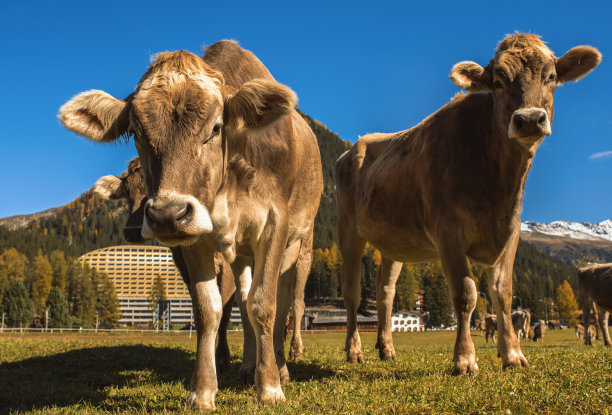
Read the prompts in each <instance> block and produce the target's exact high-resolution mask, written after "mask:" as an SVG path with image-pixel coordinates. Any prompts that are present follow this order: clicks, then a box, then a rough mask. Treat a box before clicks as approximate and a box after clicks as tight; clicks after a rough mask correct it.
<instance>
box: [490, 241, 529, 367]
mask: <svg viewBox="0 0 612 415" xmlns="http://www.w3.org/2000/svg"><path fill="white" fill-rule="evenodd" d="M518 237H519V234H518V232H517V233H516V234H515V235H513V236H512V237H511V240H510V241H508V245H507V246H506V248H505V250H504V252H503V253H502V255H501V257H500V258H499V260H498V262H497V264H496V265H494V266H493V267H491V269H490V270H489V295H490V296H491V300H492V301H493V305H494V307H495V313H496V314H497V331H498V332H499V334H498V336H497V352H498V354H499V356H500V357H501V358H502V365H503V367H504V368H508V367H529V362H527V359H525V356H523V353H522V352H521V347H520V345H519V342H518V339H517V338H516V334H515V333H514V327H513V325H512V315H511V311H512V267H513V265H514V256H515V254H516V247H517V245H518Z"/></svg>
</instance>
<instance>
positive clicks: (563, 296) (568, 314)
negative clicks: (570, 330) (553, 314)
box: [556, 280, 578, 326]
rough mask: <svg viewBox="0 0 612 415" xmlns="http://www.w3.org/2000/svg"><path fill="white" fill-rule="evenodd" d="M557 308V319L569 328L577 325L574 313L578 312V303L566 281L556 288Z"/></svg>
mask: <svg viewBox="0 0 612 415" xmlns="http://www.w3.org/2000/svg"><path fill="white" fill-rule="evenodd" d="M556 294H557V295H556V297H557V308H558V310H559V318H560V319H561V320H563V321H564V322H565V324H568V325H570V326H574V325H576V323H577V319H576V311H577V310H578V302H577V301H576V297H575V296H574V290H572V287H571V286H570V284H569V282H568V281H567V280H565V281H563V283H562V284H561V285H559V286H558V287H557V292H556Z"/></svg>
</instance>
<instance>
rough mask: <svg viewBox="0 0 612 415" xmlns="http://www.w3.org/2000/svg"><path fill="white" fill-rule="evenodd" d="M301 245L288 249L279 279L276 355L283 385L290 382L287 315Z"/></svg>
mask: <svg viewBox="0 0 612 415" xmlns="http://www.w3.org/2000/svg"><path fill="white" fill-rule="evenodd" d="M300 245H301V244H300V241H298V242H296V243H294V244H293V245H291V246H290V247H289V248H287V250H286V251H285V255H284V257H283V264H282V265H281V270H280V276H279V277H278V288H277V290H278V293H277V296H276V297H277V298H276V320H275V321H274V353H275V354H276V365H277V367H278V373H279V376H280V381H281V383H282V384H284V383H287V382H289V370H288V369H287V360H286V359H285V339H286V337H287V315H288V314H289V307H290V306H291V302H292V300H293V292H294V289H295V276H296V262H297V257H298V254H299V250H300ZM294 323H295V322H294Z"/></svg>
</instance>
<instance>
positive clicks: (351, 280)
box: [338, 215, 365, 363]
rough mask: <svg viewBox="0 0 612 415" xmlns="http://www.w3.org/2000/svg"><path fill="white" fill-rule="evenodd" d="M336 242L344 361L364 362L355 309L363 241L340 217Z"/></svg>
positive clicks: (348, 222)
mask: <svg viewBox="0 0 612 415" xmlns="http://www.w3.org/2000/svg"><path fill="white" fill-rule="evenodd" d="M338 240H339V241H340V251H341V252H342V259H343V266H342V277H341V280H342V296H343V297H344V307H345V308H346V322H347V325H346V344H345V350H346V360H347V361H348V362H351V363H363V362H364V361H365V359H364V356H363V351H362V349H361V338H360V337H359V331H358V330H357V309H358V308H359V303H360V301H361V257H362V254H363V248H364V246H365V241H364V240H363V239H361V238H360V237H359V236H358V235H357V230H356V229H355V227H354V226H353V224H352V223H350V221H349V220H348V219H347V218H346V217H345V216H342V215H339V217H338Z"/></svg>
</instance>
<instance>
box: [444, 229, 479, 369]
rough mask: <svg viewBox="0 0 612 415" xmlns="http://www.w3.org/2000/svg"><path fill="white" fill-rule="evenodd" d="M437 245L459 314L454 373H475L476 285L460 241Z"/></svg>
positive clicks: (476, 367)
mask: <svg viewBox="0 0 612 415" xmlns="http://www.w3.org/2000/svg"><path fill="white" fill-rule="evenodd" d="M437 246H438V250H439V252H440V259H441V260H442V266H443V268H444V274H445V276H446V281H447V282H448V286H449V288H450V292H451V297H452V299H453V307H454V309H455V315H456V316H457V338H456V340H455V352H454V358H453V361H454V368H453V373H454V374H457V375H464V374H466V373H474V374H475V373H477V372H478V364H476V349H475V348H474V343H473V342H472V336H471V334H470V319H471V317H472V312H473V311H474V308H476V300H477V298H478V293H477V290H476V284H474V281H473V280H472V277H471V274H470V270H469V268H468V265H467V259H466V257H465V254H464V251H463V250H462V249H459V248H460V247H461V245H460V244H458V243H456V242H453V241H449V240H445V241H444V242H441V243H438V244H437Z"/></svg>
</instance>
